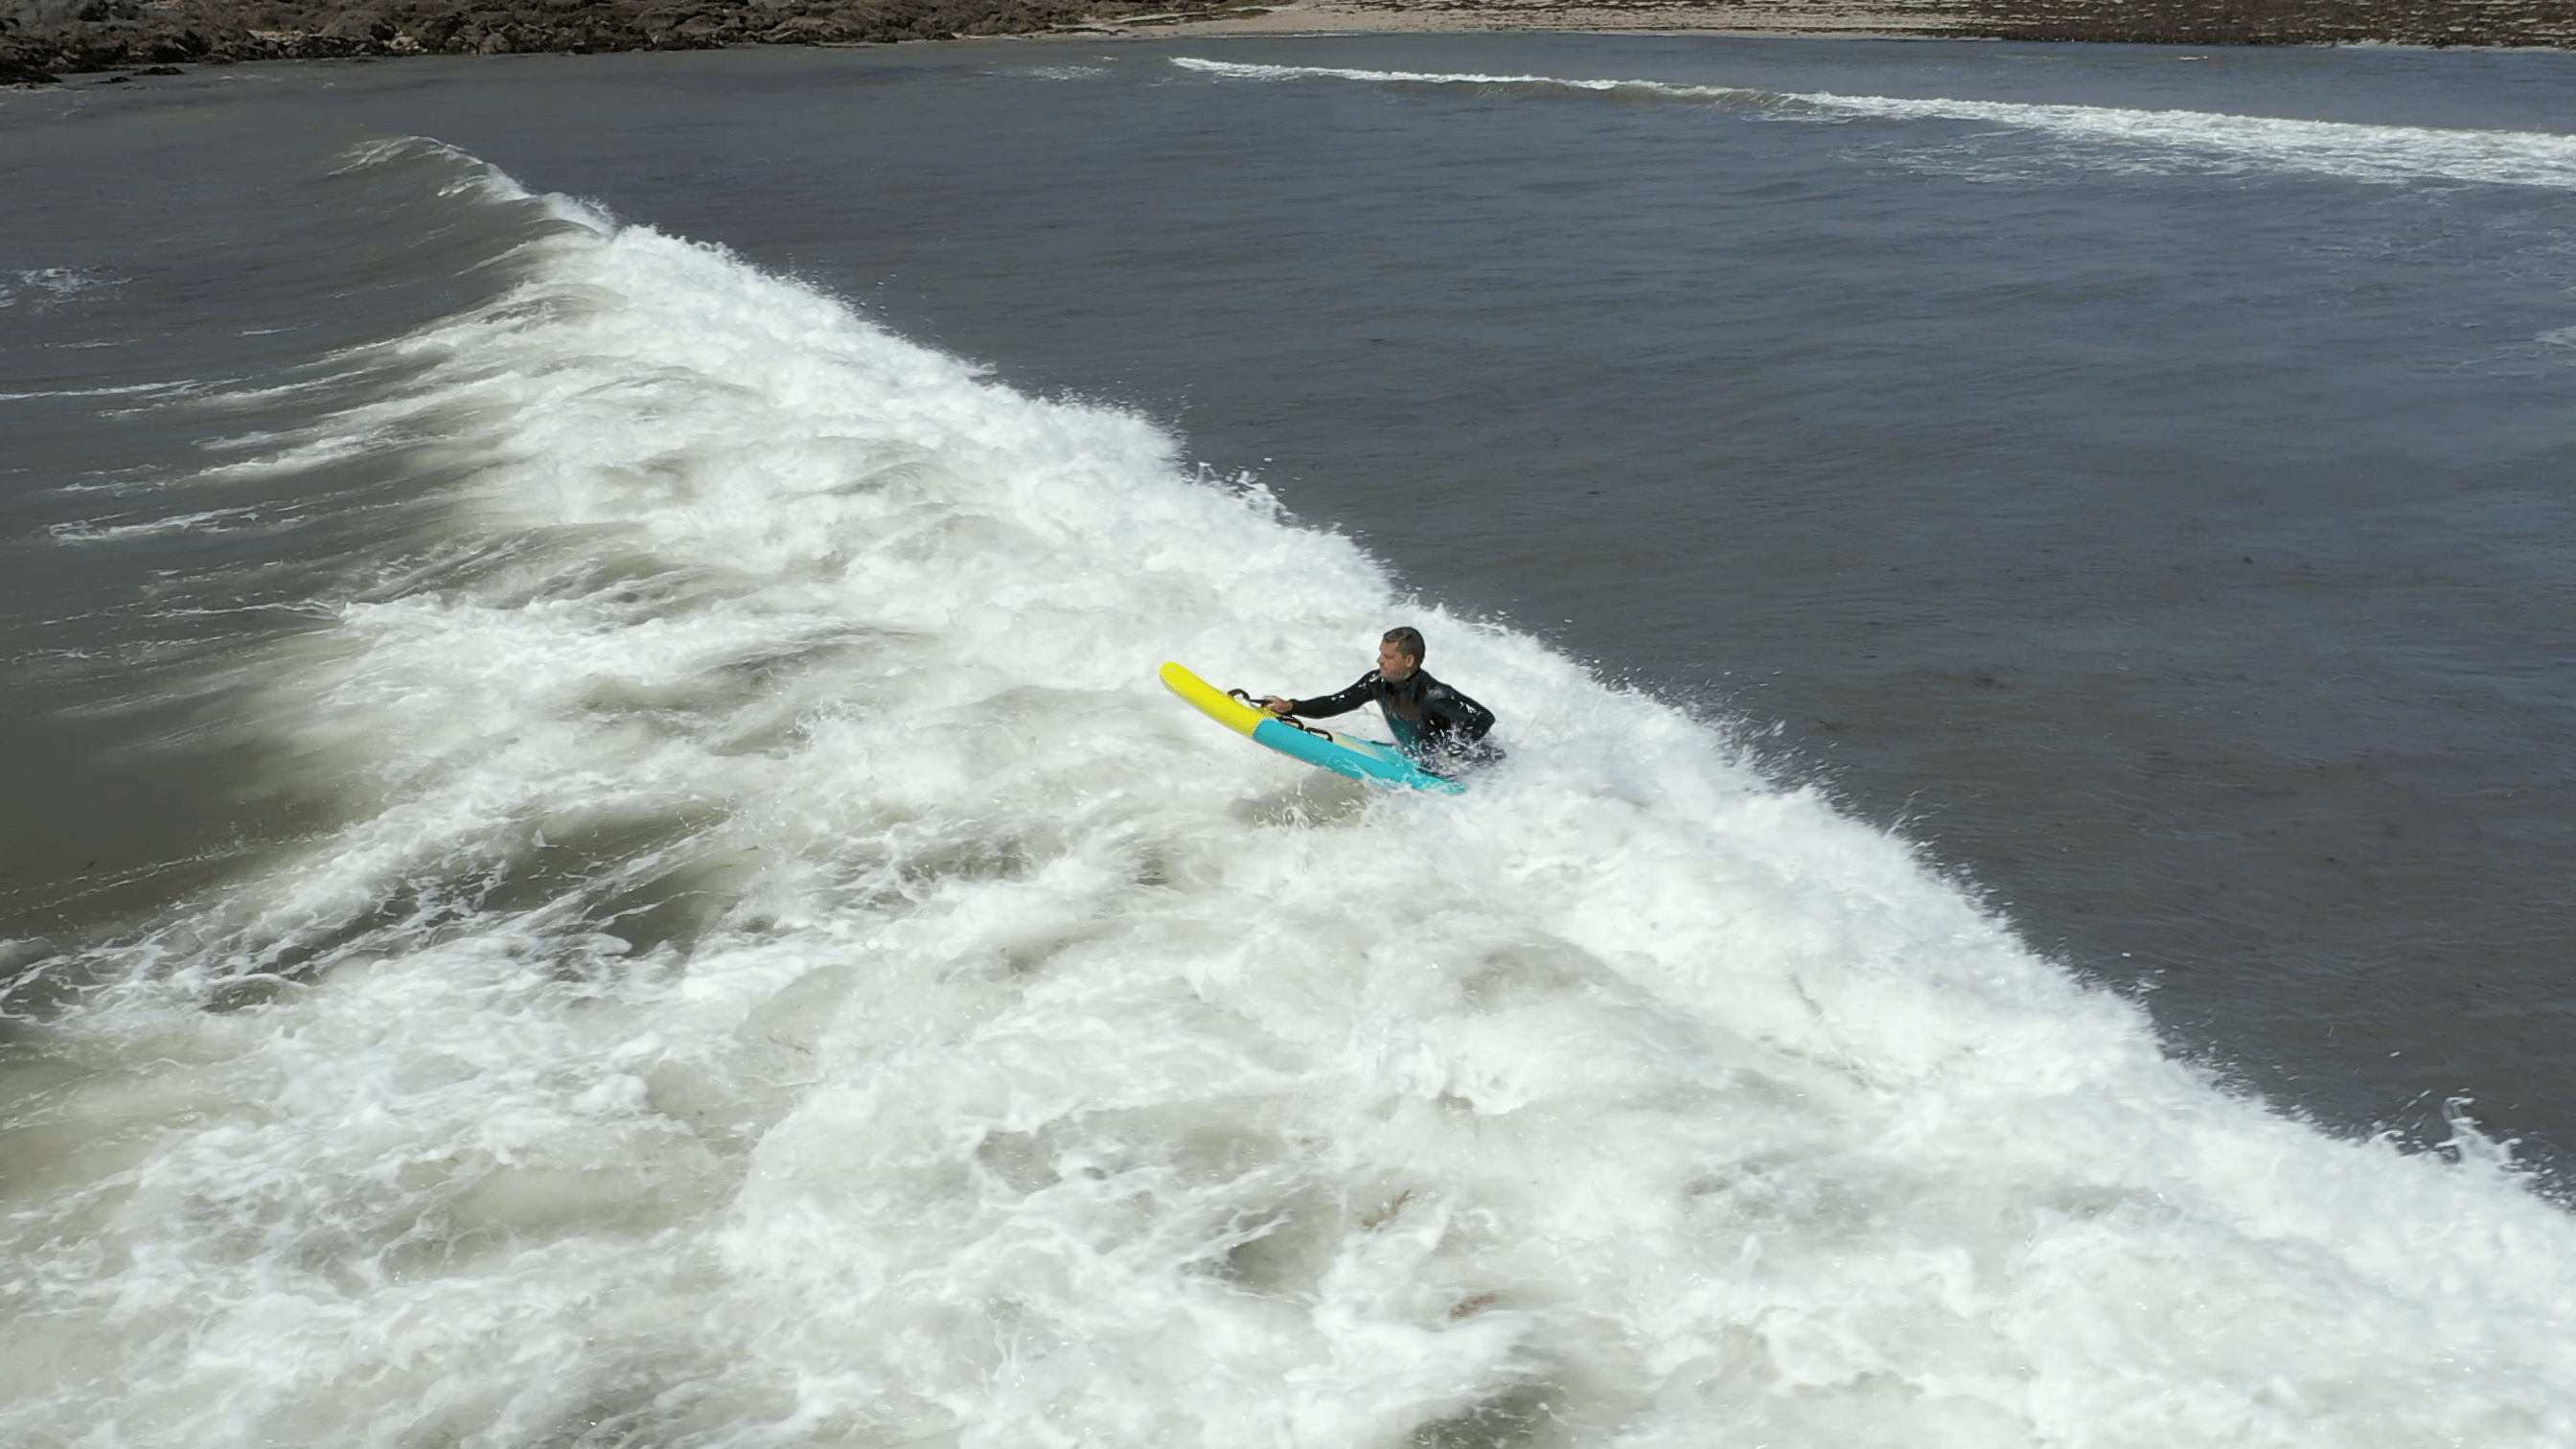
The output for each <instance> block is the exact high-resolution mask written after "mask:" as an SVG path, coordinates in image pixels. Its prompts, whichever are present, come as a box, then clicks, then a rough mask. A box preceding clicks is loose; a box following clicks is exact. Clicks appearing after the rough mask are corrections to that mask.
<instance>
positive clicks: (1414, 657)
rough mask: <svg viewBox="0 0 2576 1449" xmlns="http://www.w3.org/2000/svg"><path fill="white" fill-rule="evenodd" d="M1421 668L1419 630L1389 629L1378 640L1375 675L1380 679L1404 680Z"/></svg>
mask: <svg viewBox="0 0 2576 1449" xmlns="http://www.w3.org/2000/svg"><path fill="white" fill-rule="evenodd" d="M1421 667H1422V631H1421V630H1419V629H1414V628H1409V627H1398V628H1394V629H1389V630H1387V631H1386V633H1385V635H1384V636H1383V637H1381V638H1380V639H1379V640H1378V646H1377V673H1378V677H1379V678H1380V679H1397V680H1400V679H1404V678H1407V677H1409V676H1410V675H1411V674H1412V673H1413V671H1415V670H1417V669H1419V668H1421Z"/></svg>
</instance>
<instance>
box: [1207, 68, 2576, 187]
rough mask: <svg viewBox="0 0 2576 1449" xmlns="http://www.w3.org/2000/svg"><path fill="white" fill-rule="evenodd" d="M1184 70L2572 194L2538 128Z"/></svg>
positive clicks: (1416, 74)
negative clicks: (1837, 122) (1586, 96)
mask: <svg viewBox="0 0 2576 1449" xmlns="http://www.w3.org/2000/svg"><path fill="white" fill-rule="evenodd" d="M1172 63H1173V64H1175V65H1178V66H1181V67H1183V68H1184V69H1188V70H1195V71H1204V72H1207V73H1209V74H1213V75H1222V76H1232V77H1237V78H1241V79H1245V80H1301V79H1319V80H1326V79H1328V80H1348V81H1363V82H1370V83H1374V84H1406V85H1457V86H1523V87H1529V88H1532V89H1553V90H1568V91H1594V92H1614V93H1622V94H1634V95H1649V96H1664V97H1669V98H1672V99H1675V100H1691V101H1733V102H1739V103H1750V104H1753V105H1759V106H1767V107H1769V108H1771V109H1772V110H1774V111H1775V112H1778V113H1783V114H1804V115H1807V116H1811V117H1815V118H1820V119H1843V118H1849V117H1880V118H1886V119H1890V120H1944V121H1982V122H1986V123H1988V124H1992V125H1998V126H2010V127H2014V128H2016V129H2021V130H2028V131H2036V132H2042V133H2046V134H2050V135H2055V136H2059V137H2063V138H2066V139H2070V140H2078V141H2089V142H2106V143H2112V144H2119V145H2128V146H2136V147H2141V148H2155V149H2161V150H2165V151H2169V152H2180V153H2185V154H2191V155H2197V156H2200V157H2202V158H2206V159H2212V160H2224V161H2227V162H2232V163H2235V164H2238V165H2252V166H2269V167H2278V168H2285V169H2293V170H2302V171H2313V172H2316V173H2319V174H2321V175H2327V176H2342V177H2349V178H2351V179H2354V180H2358V181H2425V180H2444V181H2477V182H2487V183H2491V184H2494V185H2499V186H2545V187H2551V188H2556V189H2560V190H2571V189H2576V136H2562V135H2558V134H2555V133H2552V132H2547V131H2447V130H2437V129H2433V128H2430V127H2423V126H2372V125H2359V124H2355V123H2352V122H2348V121H2301V120H2290V119H2286V118H2283V117H2277V116H2237V115H2226V114H2222V113H2217V112H2210V111H2135V110H2122V109H2118V108H2115V107H2107V106H2063V105H2033V104H2029V103H2026V102H2020V101H1968V100H1946V99H1932V100H1909V99H1905V98H1901V97H1897V96H1844V95H1835V94H1832V93H1830V92H1825V91H1810V92H1790V91H1763V90H1751V89H1746V88H1744V87H1740V86H1694V85H1677V84H1673V83H1671V82H1668V81H1648V80H1578V79H1570V78H1565V77H1559V76H1543V75H1477V74H1445V73H1439V72H1422V71H1397V70H1354V69H1348V68H1343V67H1335V66H1295V65H1244V64H1240V63H1237V62H1233V61H1222V60H1202V59H1199V58H1197V57H1194V56H1178V57H1174V59H1173V62H1172Z"/></svg>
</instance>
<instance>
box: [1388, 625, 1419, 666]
mask: <svg viewBox="0 0 2576 1449" xmlns="http://www.w3.org/2000/svg"><path fill="white" fill-rule="evenodd" d="M1378 637H1379V638H1380V639H1382V640H1384V641H1386V642H1387V643H1389V644H1392V645H1394V646H1395V647H1396V650H1397V651H1398V652H1399V653H1404V654H1410V655H1412V656H1413V662H1414V663H1416V664H1419V663H1421V662H1422V631H1421V630H1419V629H1416V628H1413V627H1412V626H1410V625H1404V624H1399V625H1397V626H1396V627H1395V628H1392V629H1389V630H1387V631H1386V632H1385V633H1383V634H1381V635H1379V636H1378Z"/></svg>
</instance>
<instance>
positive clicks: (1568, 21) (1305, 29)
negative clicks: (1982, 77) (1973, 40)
mask: <svg viewBox="0 0 2576 1449" xmlns="http://www.w3.org/2000/svg"><path fill="white" fill-rule="evenodd" d="M1959 23H1960V15H1959V13H1958V11H1957V9H1956V7H1955V6H1953V5H1950V4H1947V3H1934V0H1918V3H1910V4H1909V3H1905V0H1876V3H1865V4H1837V3H1833V0H1808V3H1800V0H1785V3H1764V0H1735V3H1710V4H1675V3H1670V0H1634V3H1627V4H1595V5H1558V4H1547V3H1543V0H1434V3H1430V4H1395V3H1384V0H1380V3H1369V0H1297V3H1293V4H1287V5H1279V6H1274V7H1229V8H1228V9H1226V10H1219V11H1215V12H1199V13H1196V14H1188V15H1177V14H1175V15H1162V16H1136V17H1129V18H1127V19H1124V20H1114V21H1113V20H1102V21H1095V22H1090V23H1088V24H1087V25H1086V27H1085V28H1088V29H1097V30H1100V31H1104V32H1107V33H1113V34H1138V35H1142V34H1152V33H1157V32H1163V33H1168V32H1169V31H1171V30H1175V29H1179V30H1186V31H1188V32H1190V33H1192V34H1201V35H1294V34H1311V33H1324V32H1333V31H1480V30H1482V31H1492V30H1567V31H1662V32H1684V31H1688V32H1700V33H1714V34H1740V35H1886V36H1900V35H1902V36H1932V35H1949V34H1955V33H1957V32H1958V27H1959Z"/></svg>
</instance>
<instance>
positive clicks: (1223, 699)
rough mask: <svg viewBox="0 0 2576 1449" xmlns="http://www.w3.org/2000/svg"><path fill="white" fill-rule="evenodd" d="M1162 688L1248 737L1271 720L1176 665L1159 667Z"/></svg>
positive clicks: (1266, 715) (1262, 712)
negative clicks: (1265, 721)
mask: <svg viewBox="0 0 2576 1449" xmlns="http://www.w3.org/2000/svg"><path fill="white" fill-rule="evenodd" d="M1163 687H1164V688H1166V689H1168V690H1170V691H1171V692H1172V693H1174V694H1177V695H1179V696H1180V697H1181V698H1183V699H1186V700H1188V701H1189V702H1190V703H1191V704H1193V705H1196V706H1197V707H1198V710H1199V713H1201V714H1204V715H1206V716H1207V717H1208V718H1210V719H1212V720H1215V721H1216V722H1217V723H1219V724H1221V725H1224V726H1225V727H1226V728H1227V729H1230V730H1232V731H1234V732H1235V733H1236V734H1239V735H1249V734H1251V733H1252V732H1253V731H1254V730H1256V729H1259V728H1260V727H1261V722H1262V721H1263V720H1266V719H1269V718H1270V717H1271V715H1270V711H1268V710H1266V709H1262V708H1260V707H1258V706H1255V705H1249V704H1245V703H1244V702H1243V701H1242V700H1239V699H1237V698H1235V697H1234V696H1233V695H1230V694H1228V693H1226V692H1225V691H1224V690H1222V689H1219V688H1217V687H1216V686H1215V685H1213V684H1210V683H1208V682H1207V681H1206V680H1204V679H1201V678H1199V677H1198V676H1197V675H1195V674H1192V673H1190V672H1189V671H1188V670H1186V669H1183V668H1182V667H1181V666H1179V665H1177V664H1166V665H1164V666H1163Z"/></svg>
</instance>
